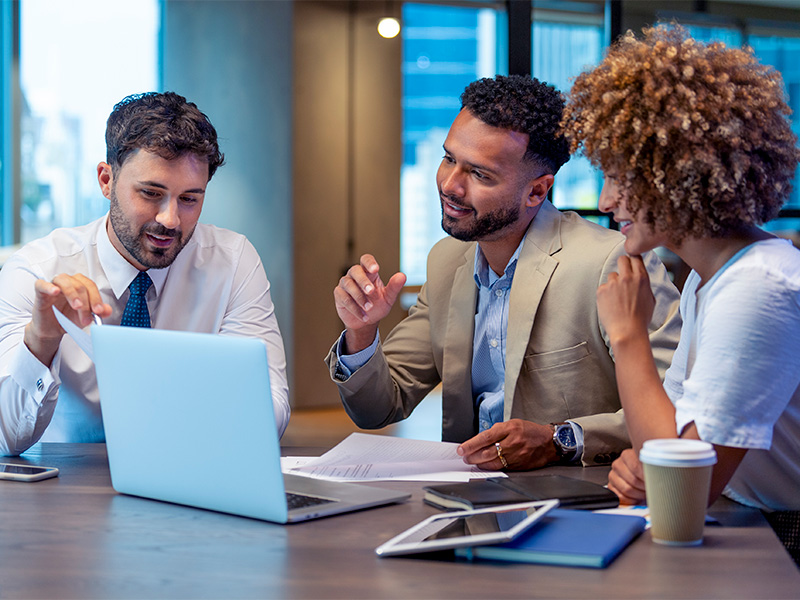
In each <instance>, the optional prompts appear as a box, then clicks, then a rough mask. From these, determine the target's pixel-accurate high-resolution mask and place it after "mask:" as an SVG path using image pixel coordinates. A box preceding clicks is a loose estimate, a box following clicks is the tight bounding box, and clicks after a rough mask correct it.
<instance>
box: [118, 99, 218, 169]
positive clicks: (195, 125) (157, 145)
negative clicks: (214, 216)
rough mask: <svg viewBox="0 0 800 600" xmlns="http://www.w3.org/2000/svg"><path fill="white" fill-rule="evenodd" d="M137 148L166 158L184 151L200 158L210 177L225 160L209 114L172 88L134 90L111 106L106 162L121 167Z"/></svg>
mask: <svg viewBox="0 0 800 600" xmlns="http://www.w3.org/2000/svg"><path fill="white" fill-rule="evenodd" d="M139 149H144V150H147V151H148V152H154V153H156V154H158V155H159V156H160V157H162V158H165V159H167V160H172V159H174V158H178V157H180V156H183V155H184V154H194V155H196V156H198V157H200V158H203V159H205V160H207V161H208V179H209V181H211V177H213V176H214V173H215V172H216V170H217V168H218V167H220V166H221V165H222V164H223V163H224V161H225V156H224V155H223V154H222V153H221V152H220V151H219V145H218V144H217V131H216V129H214V126H213V125H212V124H211V122H210V121H209V120H208V117H206V115H204V114H203V113H202V112H200V110H199V109H198V108H197V105H196V104H194V103H193V102H187V101H186V98H184V97H183V96H179V95H178V94H176V93H174V92H165V93H163V94H161V93H157V92H148V93H146V94H133V95H131V96H127V97H125V98H123V99H122V100H121V101H120V102H118V103H117V104H116V105H115V106H114V110H113V111H111V115H110V116H109V117H108V122H107V123H106V162H107V163H108V164H109V165H111V167H112V168H117V167H121V166H122V164H123V163H124V162H125V160H126V159H127V158H128V156H129V155H130V154H131V153H132V152H134V151H135V150H139Z"/></svg>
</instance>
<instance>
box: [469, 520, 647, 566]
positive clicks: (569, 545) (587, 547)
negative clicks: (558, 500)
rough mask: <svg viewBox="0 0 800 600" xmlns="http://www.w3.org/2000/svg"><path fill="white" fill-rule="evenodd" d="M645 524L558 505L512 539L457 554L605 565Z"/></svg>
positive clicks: (564, 563)
mask: <svg viewBox="0 0 800 600" xmlns="http://www.w3.org/2000/svg"><path fill="white" fill-rule="evenodd" d="M644 528H645V520H644V519H643V518H642V517H636V516H631V515H614V514H602V513H593V512H587V511H581V510H564V509H556V510H552V511H550V513H549V514H547V515H546V516H545V517H544V518H543V519H542V520H541V521H539V522H538V523H537V524H535V525H534V526H533V527H532V528H531V529H530V530H528V531H526V532H525V533H523V534H522V535H520V536H519V537H518V538H517V539H515V540H514V541H512V542H507V543H505V544H498V545H494V546H473V547H471V548H459V549H458V550H456V554H457V555H458V556H463V557H466V558H469V559H491V560H503V561H511V562H526V563H539V564H547V565H563V566H572V567H595V568H603V567H606V566H608V565H609V564H610V563H611V561H613V560H614V559H615V558H616V557H617V555H619V553H620V552H622V550H624V549H625V547H626V546H627V545H628V544H630V543H631V541H632V540H633V539H634V538H635V537H636V536H638V535H639V534H640V533H641V532H642V531H644Z"/></svg>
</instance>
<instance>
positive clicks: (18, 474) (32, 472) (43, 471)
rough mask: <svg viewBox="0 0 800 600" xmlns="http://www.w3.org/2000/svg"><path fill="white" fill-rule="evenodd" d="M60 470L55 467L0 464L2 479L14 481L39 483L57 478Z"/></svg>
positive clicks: (0, 477) (0, 476)
mask: <svg viewBox="0 0 800 600" xmlns="http://www.w3.org/2000/svg"><path fill="white" fill-rule="evenodd" d="M57 476H58V469H56V468H55V467H37V466H34V465H15V464H12V463H0V479H11V480H14V481H39V480H41V479H49V478H50V477H57Z"/></svg>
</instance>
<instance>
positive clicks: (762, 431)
mask: <svg viewBox="0 0 800 600" xmlns="http://www.w3.org/2000/svg"><path fill="white" fill-rule="evenodd" d="M706 292H707V293H706V294H705V295H704V296H703V297H702V298H701V299H700V300H699V302H701V303H702V304H701V305H700V306H698V310H697V315H696V322H695V328H696V332H695V339H696V350H695V352H696V356H695V360H694V364H693V366H692V367H691V372H690V373H689V374H688V377H687V378H686V380H685V381H684V382H683V396H682V397H681V398H679V399H678V401H677V403H676V421H677V423H676V424H677V427H678V431H681V430H682V429H683V428H684V427H685V426H686V425H687V424H688V423H690V422H692V421H694V422H695V424H696V426H697V430H698V433H699V434H700V437H701V438H702V439H703V440H705V441H708V442H712V443H714V444H719V445H724V446H732V447H739V448H761V449H768V448H769V447H770V445H771V443H772V428H773V426H774V424H775V422H776V421H777V419H778V417H779V416H780V414H781V413H782V412H783V411H784V409H785V408H786V406H787V404H788V402H789V401H790V399H791V397H792V395H793V394H794V392H795V390H796V389H797V387H798V385H800V306H798V299H800V292H798V289H796V287H795V286H794V285H792V284H791V283H790V282H788V281H787V280H786V279H784V278H778V277H776V276H775V274H774V273H773V274H765V273H764V272H763V270H760V269H758V268H745V269H737V270H736V273H735V276H733V277H727V278H725V279H724V280H723V279H720V280H719V281H717V282H715V284H714V285H713V286H712V287H711V288H710V289H708V290H706Z"/></svg>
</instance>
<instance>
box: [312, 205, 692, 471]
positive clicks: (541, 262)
mask: <svg viewBox="0 0 800 600" xmlns="http://www.w3.org/2000/svg"><path fill="white" fill-rule="evenodd" d="M623 243H624V236H622V235H621V234H620V233H618V232H615V231H611V230H609V229H606V228H604V227H601V226H599V225H595V224H594V223H591V222H589V221H587V220H585V219H583V218H581V217H580V216H578V215H577V214H575V213H570V212H567V213H562V212H560V211H558V210H557V209H556V208H554V207H553V206H552V204H550V203H549V202H545V203H544V204H543V205H542V207H541V209H540V210H539V212H538V214H537V215H536V218H535V219H534V220H533V222H532V224H531V226H530V227H529V229H528V232H527V234H526V237H525V243H524V244H523V247H522V252H521V253H520V257H519V260H518V263H517V268H516V271H515V273H514V280H513V283H512V287H511V295H510V298H509V316H508V332H507V335H508V337H507V340H506V374H505V390H506V393H505V402H504V408H505V419H506V420H508V419H512V418H519V419H525V420H528V421H533V422H536V423H540V424H547V423H554V422H560V421H564V420H566V419H571V420H573V421H575V422H577V423H578V424H579V425H580V426H581V427H582V429H583V432H584V452H583V457H582V461H583V464H584V465H592V464H607V463H609V462H611V461H612V460H613V459H614V458H616V456H618V454H619V452H620V451H621V450H622V449H624V448H626V447H628V446H630V442H629V441H628V435H627V432H626V430H625V423H624V419H623V415H622V413H621V408H620V402H619V396H618V393H617V386H616V377H615V373H614V362H613V358H612V357H611V355H610V350H609V346H608V340H607V337H606V335H605V332H604V331H603V329H602V328H601V326H600V323H599V321H598V318H597V305H596V295H595V292H596V290H597V287H598V286H599V285H600V284H601V283H602V282H604V281H605V280H606V278H607V277H608V274H609V273H610V272H613V271H616V266H617V257H619V256H620V255H623V254H624V253H625V251H624V249H623ZM474 261H475V243H474V242H472V243H465V242H460V241H457V240H455V239H453V238H445V239H443V240H442V241H440V242H439V243H438V244H436V246H434V248H433V249H432V250H431V252H430V254H429V256H428V280H427V282H426V283H425V285H424V286H423V287H422V290H421V292H420V294H419V297H418V299H417V303H416V304H415V305H414V306H413V307H412V308H411V310H410V311H409V316H408V317H407V318H406V319H404V320H403V321H402V322H401V323H400V324H399V325H398V326H397V327H395V329H394V330H392V332H391V333H390V334H389V336H388V337H387V338H386V340H385V341H384V343H383V344H382V346H381V347H379V349H378V351H377V352H376V353H375V355H374V356H373V357H372V358H371V359H370V360H369V361H368V362H367V363H366V364H365V365H364V366H363V367H361V368H360V369H358V370H357V371H356V372H355V373H353V374H352V375H351V376H350V377H349V378H348V377H346V376H343V374H342V372H341V371H340V370H339V369H338V362H337V358H336V351H335V346H334V348H332V349H331V353H330V354H329V355H328V357H327V363H328V366H329V368H330V372H331V377H332V378H333V380H334V381H335V382H336V383H337V385H338V387H339V394H340V396H341V398H342V402H343V404H344V407H345V409H346V411H347V413H348V414H349V415H350V417H351V418H352V419H353V421H354V422H355V423H356V424H357V425H358V426H359V427H362V428H365V429H376V428H380V427H384V426H386V425H389V424H391V423H394V422H396V421H400V420H402V419H405V418H406V417H408V415H409V414H411V411H412V410H414V408H415V407H416V406H417V404H419V402H420V401H422V399H423V398H424V397H425V396H426V395H427V394H428V393H429V392H430V391H431V390H432V389H433V388H434V387H435V386H436V385H438V384H439V383H440V382H442V439H443V440H444V441H451V442H461V441H464V440H467V439H469V438H471V437H472V436H474V435H475V434H476V433H477V419H476V410H475V408H474V402H473V395H472V382H471V365H472V338H473V331H474V322H475V319H474V317H475V307H476V306H477V297H478V288H477V286H476V284H475V280H474V279H473V272H474ZM645 261H646V264H647V267H648V270H649V272H650V277H651V282H652V288H653V292H654V294H655V297H656V309H655V312H654V315H653V320H652V322H651V323H650V339H651V344H652V347H653V353H654V356H655V359H656V363H657V366H658V369H659V372H660V374H661V376H662V379H663V376H664V373H665V371H666V369H667V367H668V366H669V363H670V361H671V359H672V353H673V351H674V350H675V347H676V346H677V344H678V338H679V335H680V326H681V322H680V317H679V314H678V305H679V298H680V296H679V293H678V291H677V289H676V288H675V286H674V285H673V284H672V282H671V281H670V279H669V276H668V274H667V272H666V269H665V268H664V266H663V265H662V263H661V261H660V260H659V259H658V258H657V257H656V256H655V254H653V253H649V254H648V255H647V256H646V257H645ZM511 391H513V392H511Z"/></svg>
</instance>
